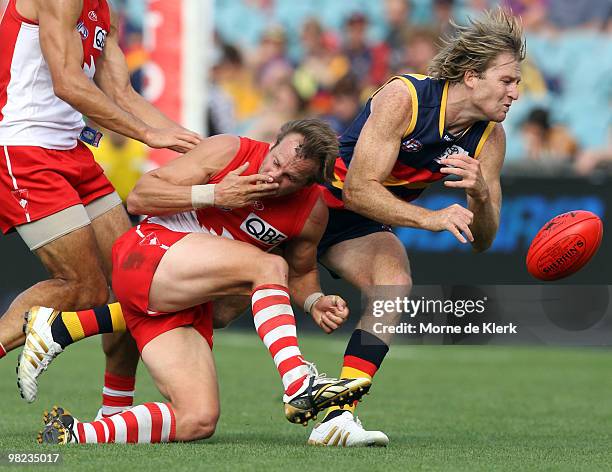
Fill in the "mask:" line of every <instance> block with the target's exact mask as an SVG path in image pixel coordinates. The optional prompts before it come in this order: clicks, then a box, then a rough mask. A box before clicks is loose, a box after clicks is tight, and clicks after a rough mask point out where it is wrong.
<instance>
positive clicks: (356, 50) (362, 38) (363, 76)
mask: <svg viewBox="0 0 612 472" xmlns="http://www.w3.org/2000/svg"><path fill="white" fill-rule="evenodd" d="M367 32H368V19H367V17H366V16H365V15H364V14H363V13H358V12H356V13H353V14H352V15H350V16H349V17H348V18H347V20H346V22H345V24H344V33H345V36H344V47H343V49H342V53H343V54H344V55H345V56H346V57H347V58H348V60H349V63H350V67H351V73H352V74H354V75H355V77H356V78H357V80H359V83H360V84H361V85H362V86H363V87H365V86H367V85H369V84H370V83H371V82H372V80H371V71H372V50H371V47H370V45H369V44H368V39H367Z"/></svg>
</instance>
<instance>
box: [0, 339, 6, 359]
mask: <svg viewBox="0 0 612 472" xmlns="http://www.w3.org/2000/svg"><path fill="white" fill-rule="evenodd" d="M4 356H6V349H4V346H3V345H2V343H0V359H2V358H3V357H4Z"/></svg>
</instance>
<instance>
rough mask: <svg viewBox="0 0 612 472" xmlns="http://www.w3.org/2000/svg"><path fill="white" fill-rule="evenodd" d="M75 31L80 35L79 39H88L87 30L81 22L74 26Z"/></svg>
mask: <svg viewBox="0 0 612 472" xmlns="http://www.w3.org/2000/svg"><path fill="white" fill-rule="evenodd" d="M76 29H77V31H78V32H79V34H80V35H81V38H83V39H87V38H88V37H89V30H88V29H87V26H85V23H83V21H79V22H78V23H77V26H76Z"/></svg>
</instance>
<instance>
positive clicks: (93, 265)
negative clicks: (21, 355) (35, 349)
mask: <svg viewBox="0 0 612 472" xmlns="http://www.w3.org/2000/svg"><path fill="white" fill-rule="evenodd" d="M35 253H36V255H37V256H38V257H39V258H40V260H41V262H42V264H43V265H44V266H45V268H46V269H47V270H48V271H49V274H50V275H51V279H49V280H45V281H43V282H39V283H37V284H36V285H34V286H33V287H30V288H29V289H27V290H26V291H24V292H22V293H21V294H20V295H19V296H18V297H17V298H16V299H15V300H14V301H13V303H11V305H10V306H9V308H8V310H7V311H6V313H4V315H3V316H2V318H0V343H2V345H3V346H4V347H5V349H6V350H7V351H10V350H12V349H15V348H17V347H19V346H22V345H23V343H24V341H25V336H24V334H23V330H22V328H23V322H24V313H25V312H26V311H27V310H29V309H30V308H31V307H32V306H34V305H43V306H52V307H54V308H57V309H59V310H74V309H84V308H90V307H93V306H96V305H103V304H104V303H106V301H107V299H108V286H107V283H106V280H105V278H104V272H103V267H101V265H100V261H99V258H98V248H97V244H96V239H95V236H94V233H93V230H92V228H91V226H85V227H83V228H80V229H77V230H75V231H73V232H71V233H69V234H67V235H65V236H62V237H61V238H59V239H56V240H55V241H53V242H51V243H49V244H46V245H45V246H43V247H41V248H39V249H37V250H36V251H35Z"/></svg>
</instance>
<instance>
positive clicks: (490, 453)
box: [0, 332, 612, 472]
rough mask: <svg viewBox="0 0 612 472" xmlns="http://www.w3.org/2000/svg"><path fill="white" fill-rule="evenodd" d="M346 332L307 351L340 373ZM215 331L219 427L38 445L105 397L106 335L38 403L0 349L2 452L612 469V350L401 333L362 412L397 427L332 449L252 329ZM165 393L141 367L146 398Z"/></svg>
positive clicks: (328, 465)
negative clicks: (57, 421)
mask: <svg viewBox="0 0 612 472" xmlns="http://www.w3.org/2000/svg"><path fill="white" fill-rule="evenodd" d="M339 338H340V337H333V338H332V337H322V336H304V337H303V340H302V350H303V352H304V354H305V356H306V357H307V358H309V359H311V360H313V361H316V362H317V364H318V367H319V370H320V371H327V372H328V373H329V374H330V375H332V374H333V375H337V373H338V370H339V362H340V359H341V355H342V352H343V350H344V340H341V339H339ZM215 342H216V347H215V354H216V360H217V366H218V371H219V378H220V385H221V401H222V413H221V420H220V422H219V426H218V429H217V433H216V434H215V436H214V437H213V438H212V439H211V440H208V441H202V442H198V443H191V444H163V445H150V446H149V445H128V446H126V445H118V444H117V445H100V446H98V445H80V446H79V445H74V446H69V447H61V448H59V447H57V446H56V447H47V448H43V447H40V446H37V445H36V444H35V443H34V438H35V435H36V432H37V430H38V429H39V426H40V413H41V411H42V410H43V409H44V408H46V407H48V406H50V405H52V404H54V403H59V404H62V405H63V406H65V407H67V408H68V409H70V410H71V411H72V412H73V413H74V414H75V415H76V416H77V417H82V418H88V417H91V416H92V415H94V414H95V412H96V411H97V409H98V407H99V401H100V388H101V378H102V373H103V358H102V355H101V351H100V349H99V348H98V341H97V340H93V341H92V340H87V341H85V342H82V343H80V344H78V345H75V346H73V347H72V348H71V349H70V350H69V351H68V352H67V353H66V354H64V355H62V356H61V357H60V358H59V359H58V360H57V361H56V362H55V363H54V365H52V366H51V368H50V370H49V372H47V373H46V374H45V375H44V376H43V378H42V380H41V394H40V398H39V400H38V401H37V403H35V404H34V405H27V404H25V403H24V402H23V401H22V400H21V399H20V398H19V397H18V393H17V388H16V386H15V381H14V379H15V371H14V369H15V364H16V354H17V353H16V352H15V353H11V354H10V355H9V356H8V357H7V358H5V359H3V360H2V361H0V378H1V379H2V382H1V385H0V404H1V405H2V410H1V416H0V451H5V452H6V451H9V450H12V451H52V450H60V451H61V452H62V453H63V456H64V458H63V461H64V462H63V466H60V467H58V470H59V469H64V468H70V469H71V470H96V471H101V470H104V471H111V470H121V471H125V470H142V469H148V470H150V471H151V472H157V471H164V470H232V471H236V470H249V471H250V470H265V471H266V472H267V471H273V470H298V469H301V470H309V471H311V470H326V471H330V470H337V471H345V470H355V471H359V470H367V471H376V470H385V471H386V470H452V471H463V470H464V471H475V470H483V471H490V470H512V471H514V470H519V471H525V470H568V471H569V470H571V471H574V470H584V471H589V472H590V471H595V470H610V469H611V468H612V375H610V370H611V365H610V364H611V362H610V360H611V358H612V353H611V352H609V351H605V350H586V349H585V350H578V349H553V348H537V349H536V348H509V347H436V346H413V347H408V346H396V347H394V348H393V349H392V352H391V354H390V355H389V356H388V357H387V359H386V360H385V364H384V366H383V369H382V370H381V372H380V373H379V375H378V376H377V378H376V381H375V384H374V387H373V389H372V394H371V395H370V396H368V397H366V400H365V402H364V403H362V404H361V405H360V407H359V409H358V414H359V416H360V417H361V419H362V421H363V422H364V425H366V426H367V427H370V428H380V429H382V430H383V431H385V432H386V433H387V434H388V435H389V438H390V440H391V443H390V445H389V447H388V448H386V449H331V448H313V447H309V446H306V445H305V442H306V439H307V436H308V434H309V431H310V429H309V428H308V429H307V428H303V427H301V426H296V425H291V424H289V423H288V422H287V421H286V420H285V419H284V416H283V412H282V405H281V395H280V393H281V383H280V379H279V378H278V374H277V373H276V371H275V369H274V367H273V363H272V360H271V359H270V358H269V357H268V355H267V352H266V350H265V349H264V347H263V346H262V345H261V342H260V341H259V339H258V338H257V336H256V335H255V334H254V333H248V332H247V333H241V332H227V333H225V332H222V333H219V334H218V335H216V336H215ZM194 394H197V393H194ZM159 399H161V397H160V395H159V393H157V391H156V390H155V388H154V386H153V385H152V383H151V381H150V379H149V377H148V374H147V373H146V371H145V369H144V368H142V366H141V370H140V374H139V379H138V383H137V402H144V401H152V400H159ZM18 470H26V469H25V468H23V467H20V468H19V469H18ZM38 470H41V469H40V468H38ZM50 470H53V468H51V469H50Z"/></svg>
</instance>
